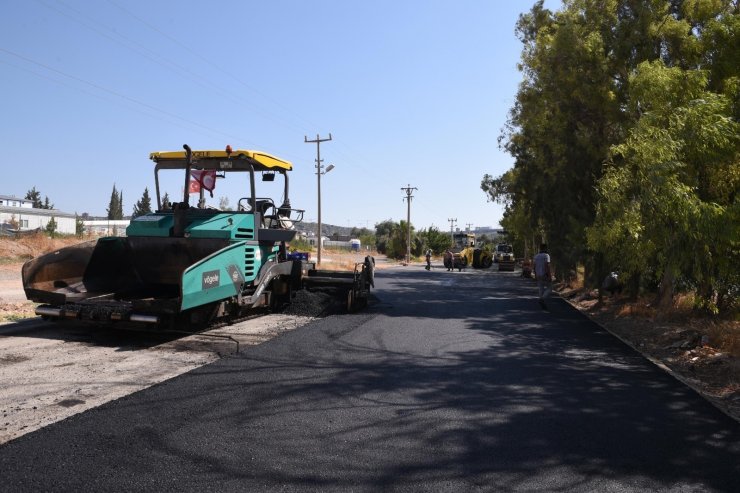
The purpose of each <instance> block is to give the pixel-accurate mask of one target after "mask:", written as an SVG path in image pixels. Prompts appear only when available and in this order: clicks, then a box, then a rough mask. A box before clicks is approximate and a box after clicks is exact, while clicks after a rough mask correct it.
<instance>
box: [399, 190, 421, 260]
mask: <svg viewBox="0 0 740 493" xmlns="http://www.w3.org/2000/svg"><path fill="white" fill-rule="evenodd" d="M401 190H403V191H405V192H406V196H405V197H404V198H403V200H405V201H406V202H407V204H406V205H407V207H406V264H407V265H408V263H409V262H411V199H413V198H414V196H413V195H411V191H412V190H418V188H416V187H412V186H411V185H406V186H405V187H401Z"/></svg>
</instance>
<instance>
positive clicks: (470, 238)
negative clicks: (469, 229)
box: [444, 233, 493, 270]
mask: <svg viewBox="0 0 740 493" xmlns="http://www.w3.org/2000/svg"><path fill="white" fill-rule="evenodd" d="M452 240H453V245H452V248H451V249H450V251H451V252H452V258H451V259H450V258H445V261H444V264H445V267H447V268H448V269H449V268H452V269H457V270H462V269H463V268H465V267H468V266H473V268H475V269H487V268H489V267H490V266H491V264H493V256H492V255H491V252H489V251H488V250H486V249H484V248H480V247H476V245H475V235H474V234H473V233H455V234H453V235H452Z"/></svg>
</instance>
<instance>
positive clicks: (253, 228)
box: [23, 145, 374, 329]
mask: <svg viewBox="0 0 740 493" xmlns="http://www.w3.org/2000/svg"><path fill="white" fill-rule="evenodd" d="M183 148H184V151H174V152H154V153H152V154H151V155H150V158H151V159H152V160H153V161H154V162H155V163H156V164H155V168H154V178H155V184H156V192H157V210H156V211H155V212H153V213H149V214H145V215H142V216H139V217H136V218H135V219H133V220H132V221H131V223H130V225H129V226H128V227H127V228H126V236H125V237H118V236H110V237H103V238H100V239H98V240H95V241H89V242H85V243H81V244H79V245H75V246H71V247H66V248H63V249H61V250H58V251H56V252H52V253H50V254H46V255H43V256H40V257H37V258H35V259H33V260H30V261H28V262H27V263H26V264H25V265H24V266H23V286H24V289H25V292H26V296H27V298H28V299H29V300H32V301H35V302H37V303H42V304H41V305H39V306H38V307H37V308H36V313H37V314H38V315H41V316H44V317H49V318H55V319H76V320H91V321H95V322H99V323H102V322H110V323H114V322H129V323H136V324H149V325H151V326H157V327H165V328H173V327H177V328H180V329H182V328H188V327H202V326H207V325H208V324H209V323H210V322H212V321H213V320H216V319H219V318H228V317H232V318H237V317H239V316H243V315H244V314H245V313H247V312H248V311H249V310H251V309H253V308H256V307H261V306H267V307H270V308H277V307H279V306H280V305H282V304H283V303H288V302H290V299H291V294H292V293H293V292H294V291H295V290H298V289H305V288H311V287H313V286H314V285H317V284H320V285H321V287H324V288H325V287H330V288H335V289H336V290H337V291H338V292H339V295H340V296H342V299H343V300H345V299H346V301H347V308H348V310H354V309H356V308H358V307H360V306H363V305H364V304H365V303H366V302H367V296H368V293H369V290H370V287H371V286H372V284H373V267H374V261H373V259H372V257H368V258H366V259H365V262H364V263H361V264H358V265H357V266H356V268H355V269H354V272H337V273H332V272H327V271H317V270H316V266H315V264H313V263H310V262H306V261H303V260H292V259H288V257H287V251H288V250H287V244H288V243H289V242H290V241H291V240H292V239H293V238H294V237H295V235H296V230H295V228H294V223H295V222H299V221H300V220H302V218H303V210H300V209H294V208H292V207H291V205H290V200H289V194H288V192H289V186H288V172H289V171H291V170H292V168H293V167H292V165H291V163H289V162H287V161H284V160H281V159H279V158H277V157H274V156H271V155H269V154H266V153H262V152H258V151H248V150H232V149H231V148H230V147H228V146H227V148H226V150H224V151H191V149H190V148H189V147H188V146H187V145H185V146H183ZM162 171H174V172H176V173H178V174H179V176H180V180H182V181H180V182H179V185H182V186H184V188H183V190H184V193H183V200H182V202H176V203H172V204H166V203H162V195H161V194H160V174H161V172H162ZM277 176H281V177H282V178H283V187H282V195H283V199H282V202H281V203H280V204H276V203H275V201H274V200H273V199H271V198H265V197H258V196H257V194H256V182H257V179H258V177H261V180H262V181H266V182H274V181H275V178H276V177H277ZM234 177H236V178H241V187H240V188H239V189H238V190H239V193H240V196H241V197H240V198H239V199H238V202H237V205H236V210H235V211H231V210H220V209H219V208H216V207H212V206H206V205H205V202H206V201H205V197H204V193H205V191H209V192H212V191H213V189H214V188H215V185H216V183H217V182H219V183H220V182H222V181H225V180H227V178H234ZM244 178H246V179H244ZM191 193H198V194H199V200H198V203H197V204H196V205H191V204H190V194H191Z"/></svg>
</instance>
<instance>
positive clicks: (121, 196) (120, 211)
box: [116, 190, 123, 219]
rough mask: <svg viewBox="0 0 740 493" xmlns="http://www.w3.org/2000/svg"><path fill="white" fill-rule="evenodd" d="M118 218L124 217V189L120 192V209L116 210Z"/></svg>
mask: <svg viewBox="0 0 740 493" xmlns="http://www.w3.org/2000/svg"><path fill="white" fill-rule="evenodd" d="M116 219H123V190H121V192H120V193H119V194H118V211H117V212H116Z"/></svg>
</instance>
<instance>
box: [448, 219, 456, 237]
mask: <svg viewBox="0 0 740 493" xmlns="http://www.w3.org/2000/svg"><path fill="white" fill-rule="evenodd" d="M447 221H449V223H450V241H452V242H453V243H454V242H455V225H456V224H457V218H455V219H452V218H450V219H448V220H447Z"/></svg>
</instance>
